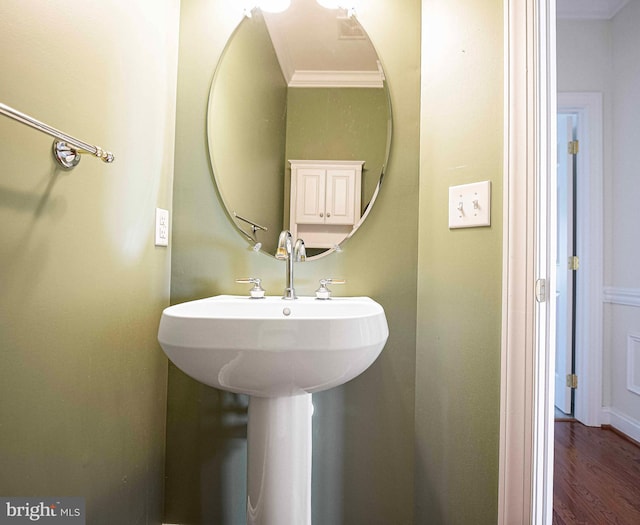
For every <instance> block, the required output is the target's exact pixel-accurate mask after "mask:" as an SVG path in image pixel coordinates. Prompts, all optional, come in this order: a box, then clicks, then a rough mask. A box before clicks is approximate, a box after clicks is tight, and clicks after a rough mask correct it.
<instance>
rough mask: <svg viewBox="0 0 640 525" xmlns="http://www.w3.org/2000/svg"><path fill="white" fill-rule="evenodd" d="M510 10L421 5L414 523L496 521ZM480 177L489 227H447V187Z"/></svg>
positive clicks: (430, 0)
mask: <svg viewBox="0 0 640 525" xmlns="http://www.w3.org/2000/svg"><path fill="white" fill-rule="evenodd" d="M502 9H503V2H501V1H499V0H491V1H487V0H464V1H460V0H456V1H453V2H452V1H451V0H424V1H423V31H422V34H423V41H422V50H423V54H422V61H423V62H422V64H423V65H422V126H421V156H420V234H419V243H420V250H419V260H418V281H417V284H418V312H417V315H418V317H417V319H418V332H417V348H416V350H417V351H416V435H415V442H416V458H415V459H416V489H415V490H416V509H417V510H416V523H429V524H451V525H453V524H460V525H467V524H469V523H473V524H474V525H475V524H477V525H480V524H487V525H488V524H494V523H496V519H497V490H498V489H497V487H498V447H499V438H498V431H499V405H500V344H501V341H500V337H501V335H500V330H501V301H502V297H501V267H502V198H501V197H502V184H501V181H502V126H503V116H502V106H503V88H502V86H503V77H502V72H503V59H502V56H503V54H502V53H503V49H502V27H503V26H502ZM483 180H490V181H491V184H492V212H491V227H489V228H471V229H464V230H449V229H448V205H447V201H448V188H449V186H452V185H458V184H466V183H470V182H476V181H483Z"/></svg>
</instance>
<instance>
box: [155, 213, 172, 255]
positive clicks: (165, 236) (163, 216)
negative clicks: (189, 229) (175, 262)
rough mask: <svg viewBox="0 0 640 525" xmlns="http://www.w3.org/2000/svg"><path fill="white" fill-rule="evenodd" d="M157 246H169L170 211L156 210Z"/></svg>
mask: <svg viewBox="0 0 640 525" xmlns="http://www.w3.org/2000/svg"><path fill="white" fill-rule="evenodd" d="M156 246H169V210H163V209H162V208H156Z"/></svg>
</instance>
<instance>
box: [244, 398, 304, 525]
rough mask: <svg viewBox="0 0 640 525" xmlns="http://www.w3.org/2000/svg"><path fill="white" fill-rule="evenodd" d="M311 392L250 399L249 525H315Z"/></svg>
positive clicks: (248, 441) (248, 443)
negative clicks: (312, 486) (312, 499)
mask: <svg viewBox="0 0 640 525" xmlns="http://www.w3.org/2000/svg"><path fill="white" fill-rule="evenodd" d="M312 412H313V405H312V404H311V394H303V395H300V396H291V397H255V396H252V397H250V398H249V423H248V429H247V447H248V457H247V465H248V467H247V470H248V471H247V525H311V415H312Z"/></svg>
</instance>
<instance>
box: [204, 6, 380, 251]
mask: <svg viewBox="0 0 640 525" xmlns="http://www.w3.org/2000/svg"><path fill="white" fill-rule="evenodd" d="M349 15H350V13H348V12H347V11H346V10H344V9H326V8H323V7H321V6H320V5H318V3H317V2H316V0H296V1H294V2H292V5H291V7H290V8H289V9H288V10H287V11H285V12H283V13H278V14H269V13H262V12H261V11H260V10H257V9H254V10H253V12H252V13H251V16H250V17H246V18H245V19H243V20H242V22H241V23H240V24H239V26H238V28H237V29H236V31H235V32H234V34H233V35H232V37H231V38H230V39H229V42H228V43H227V46H226V48H225V50H224V52H223V54H222V57H221V59H220V62H219V64H218V67H217V68H216V72H215V75H214V79H213V83H212V86H211V92H210V97H209V109H208V117H207V136H208V142H209V154H210V159H211V164H212V169H213V173H214V179H215V181H216V185H217V187H218V191H219V194H220V196H221V198H222V201H223V202H224V205H225V207H226V209H227V213H228V214H229V217H230V219H231V220H232V222H233V223H234V224H235V226H236V227H237V229H238V230H239V231H240V233H241V234H242V235H243V236H244V237H245V238H246V239H247V240H248V241H250V242H251V244H252V245H253V246H254V249H255V250H259V249H260V250H262V251H264V252H266V253H269V254H271V255H273V254H274V253H275V250H276V245H277V241H278V236H279V234H280V232H281V231H282V230H285V229H288V230H291V232H292V234H293V235H294V238H302V239H303V240H304V241H305V244H306V247H307V256H308V258H310V257H319V256H322V255H324V254H326V253H329V252H331V251H333V250H335V249H339V246H340V245H341V243H342V242H344V240H346V239H347V238H349V237H350V236H351V235H353V233H354V232H355V231H356V230H357V228H358V227H359V226H360V224H361V223H362V221H363V220H364V219H365V218H366V216H367V214H368V213H369V211H370V209H371V206H372V205H373V203H374V200H375V198H376V196H377V195H378V191H379V189H380V186H381V183H382V178H383V175H384V170H385V166H386V163H387V159H388V154H389V144H390V141H391V107H390V102H389V94H388V89H387V85H386V82H385V79H384V74H383V72H382V68H381V66H380V61H379V60H378V56H377V54H376V52H375V50H374V48H373V45H372V44H371V41H370V40H369V38H368V37H367V35H366V33H365V31H364V29H363V28H362V26H361V25H360V23H359V22H358V21H357V20H356V18H355V16H349Z"/></svg>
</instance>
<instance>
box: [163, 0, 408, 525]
mask: <svg viewBox="0 0 640 525" xmlns="http://www.w3.org/2000/svg"><path fill="white" fill-rule="evenodd" d="M234 8H235V6H230V4H229V3H226V2H222V1H211V0H188V1H184V2H182V11H181V29H180V59H179V81H178V116H177V130H176V133H177V137H176V177H175V185H174V223H173V228H174V230H173V234H174V238H173V240H174V245H173V259H172V291H171V293H172V297H171V300H172V302H179V301H184V300H189V299H194V298H198V297H205V296H210V295H216V294H220V293H234V294H244V293H246V291H247V287H246V285H237V284H235V283H234V279H235V278H237V277H246V276H249V275H252V276H257V277H261V278H262V279H263V281H264V286H265V288H266V289H267V291H268V293H270V294H280V293H282V289H283V288H284V263H282V262H280V261H276V260H275V259H273V258H271V257H269V256H266V255H264V254H261V253H254V252H252V251H251V250H250V249H249V247H248V244H247V243H246V242H245V241H244V240H243V239H242V238H241V237H240V236H239V235H238V234H237V233H236V232H235V231H234V229H233V228H232V226H231V225H230V224H229V221H228V219H227V217H226V215H225V212H224V210H223V208H222V206H221V203H220V201H219V199H218V197H217V194H216V190H215V189H214V185H213V181H212V174H211V169H210V166H209V162H208V156H207V151H206V137H205V136H204V135H203V129H204V122H205V121H206V111H207V97H208V93H209V87H210V83H211V79H212V76H213V71H214V68H215V66H216V63H217V61H218V58H219V56H220V53H221V52H222V50H223V48H224V45H225V42H226V40H227V38H228V37H229V35H230V34H231V33H232V31H233V29H234V27H235V25H236V23H237V22H238V21H239V19H240V14H239V13H238V12H237V8H235V9H236V11H234ZM360 18H361V21H362V23H363V25H364V27H365V28H366V29H367V32H368V33H369V36H370V37H371V39H372V41H373V43H374V45H375V47H376V49H378V51H379V54H380V58H381V61H382V65H383V67H384V69H385V73H386V74H387V76H388V78H389V89H390V93H391V103H392V107H393V110H394V139H393V143H392V146H391V157H390V163H389V168H388V171H387V175H386V179H385V185H384V188H383V191H382V193H381V195H380V198H379V199H378V200H377V202H376V205H375V207H374V209H373V211H372V213H371V214H370V216H369V218H368V219H367V221H366V223H365V224H364V225H363V226H362V227H361V229H360V230H359V231H358V234H357V235H356V236H355V237H354V238H352V239H351V240H350V241H349V242H347V243H346V244H345V247H344V252H343V253H341V254H334V255H331V256H329V257H325V258H322V259H320V260H318V261H312V262H307V263H303V264H299V265H298V267H297V268H296V276H297V277H296V280H297V290H298V292H300V293H302V294H305V295H309V294H312V293H313V291H314V290H315V288H317V281H318V279H320V278H322V277H327V276H328V277H344V278H346V279H347V281H348V284H347V285H345V286H343V287H341V288H339V289H336V292H337V293H339V294H344V295H363V294H364V295H369V296H371V297H373V298H374V299H376V300H377V301H379V302H380V303H381V304H382V305H383V306H384V307H385V310H386V313H387V316H388V321H389V326H390V330H391V335H390V339H389V342H388V344H387V346H386V348H385V350H384V351H383V353H382V355H381V356H380V358H379V359H378V361H377V362H376V363H375V364H374V365H373V366H372V367H371V368H370V369H369V370H368V371H367V372H366V373H364V374H363V375H362V376H360V377H359V378H357V379H355V380H354V381H352V382H351V383H348V384H347V385H345V386H344V387H342V388H336V389H333V390H330V391H327V392H324V393H321V394H317V395H315V396H314V404H315V407H316V413H315V416H314V440H315V441H314V465H313V467H314V474H313V476H314V477H313V501H314V503H313V507H314V510H313V514H314V516H313V517H314V520H315V521H314V522H315V523H318V524H331V525H339V524H349V525H355V524H360V523H362V524H364V523H366V524H367V525H378V524H379V525H389V524H391V523H392V524H394V525H410V524H413V523H414V509H413V502H414V472H413V469H414V453H413V449H414V400H415V382H414V381H415V349H416V301H417V289H416V282H417V270H418V264H417V261H418V259H417V257H418V251H417V250H418V189H419V187H418V182H419V181H418V164H419V103H420V84H419V82H420V2H419V0H402V1H400V2H386V1H382V0H375V1H371V2H369V3H368V4H367V8H366V10H363V12H362V16H361V17H360ZM398 28H402V31H398ZM244 404H245V403H244V401H243V400H242V399H239V398H234V397H233V396H227V395H225V394H223V393H221V392H218V391H216V390H214V389H211V388H208V387H205V386H202V385H200V384H198V383H196V382H195V381H192V380H191V379H189V378H188V377H186V376H185V375H184V374H182V373H181V372H180V371H178V370H176V369H175V368H174V367H170V373H169V415H168V427H167V471H166V472H167V484H166V516H165V520H166V521H167V522H169V523H181V524H196V523H216V524H218V525H229V524H232V525H235V524H237V523H241V522H242V521H241V520H242V516H243V515H244V505H245V501H246V499H245V495H244V483H245V461H246V457H245V449H244V446H245V432H246V428H245V427H244V421H245V419H244V418H245V417H246V416H245V415H244V414H243V413H242V407H243V406H244Z"/></svg>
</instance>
